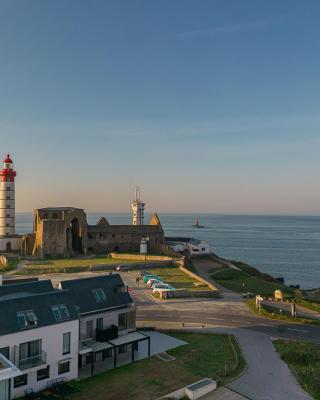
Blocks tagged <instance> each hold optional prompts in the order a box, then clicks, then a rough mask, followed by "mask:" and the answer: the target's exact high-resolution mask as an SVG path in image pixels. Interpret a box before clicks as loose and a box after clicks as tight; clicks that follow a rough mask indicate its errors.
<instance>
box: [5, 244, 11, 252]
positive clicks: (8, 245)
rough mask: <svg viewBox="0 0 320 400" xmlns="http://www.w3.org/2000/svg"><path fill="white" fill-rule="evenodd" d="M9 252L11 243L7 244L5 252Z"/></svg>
mask: <svg viewBox="0 0 320 400" xmlns="http://www.w3.org/2000/svg"><path fill="white" fill-rule="evenodd" d="M11 250H12V246H11V242H7V244H6V251H11Z"/></svg>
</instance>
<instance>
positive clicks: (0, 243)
mask: <svg viewBox="0 0 320 400" xmlns="http://www.w3.org/2000/svg"><path fill="white" fill-rule="evenodd" d="M15 177H16V171H15V170H14V169H13V161H12V159H11V158H10V155H9V154H8V155H7V157H6V158H5V159H4V160H3V168H2V170H1V171H0V251H4V252H9V251H16V250H20V247H21V240H22V238H21V236H19V235H17V234H16V222H15V221H16V219H15Z"/></svg>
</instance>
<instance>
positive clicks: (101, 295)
mask: <svg viewBox="0 0 320 400" xmlns="http://www.w3.org/2000/svg"><path fill="white" fill-rule="evenodd" d="M92 294H93V297H94V299H95V301H96V302H97V303H103V302H104V301H106V300H107V296H106V294H105V292H104V290H103V289H100V288H99V289H93V290H92Z"/></svg>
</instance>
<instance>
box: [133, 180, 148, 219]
mask: <svg viewBox="0 0 320 400" xmlns="http://www.w3.org/2000/svg"><path fill="white" fill-rule="evenodd" d="M134 192H135V198H134V200H133V202H132V204H131V209H132V225H143V220H144V206H145V203H144V202H143V201H142V200H141V197H140V189H139V187H138V186H135V188H134Z"/></svg>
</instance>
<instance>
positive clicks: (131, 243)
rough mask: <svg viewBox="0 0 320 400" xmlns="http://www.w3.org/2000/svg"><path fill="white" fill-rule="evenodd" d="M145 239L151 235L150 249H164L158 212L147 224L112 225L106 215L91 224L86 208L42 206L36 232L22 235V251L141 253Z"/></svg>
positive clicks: (67, 254) (65, 254) (36, 215)
mask: <svg viewBox="0 0 320 400" xmlns="http://www.w3.org/2000/svg"><path fill="white" fill-rule="evenodd" d="M144 238H148V248H149V249H150V250H151V251H154V252H159V251H160V250H161V248H162V246H163V244H164V232H163V229H162V226H161V223H160V220H159V218H158V216H157V215H156V214H154V215H153V216H152V218H151V220H150V223H149V224H148V225H111V224H109V222H108V221H107V220H106V219H105V218H100V220H99V221H98V222H97V224H96V225H89V224H88V223H87V217H86V213H85V212H84V210H83V209H79V208H74V207H55V208H41V209H36V210H35V212H34V232H33V233H32V234H29V235H25V236H24V237H23V242H22V254H25V255H34V256H38V257H40V258H46V257H70V256H71V257H72V256H76V255H81V254H84V255H85V254H87V253H106V252H112V251H115V252H117V251H135V252H139V250H140V243H141V240H142V239H144Z"/></svg>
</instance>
